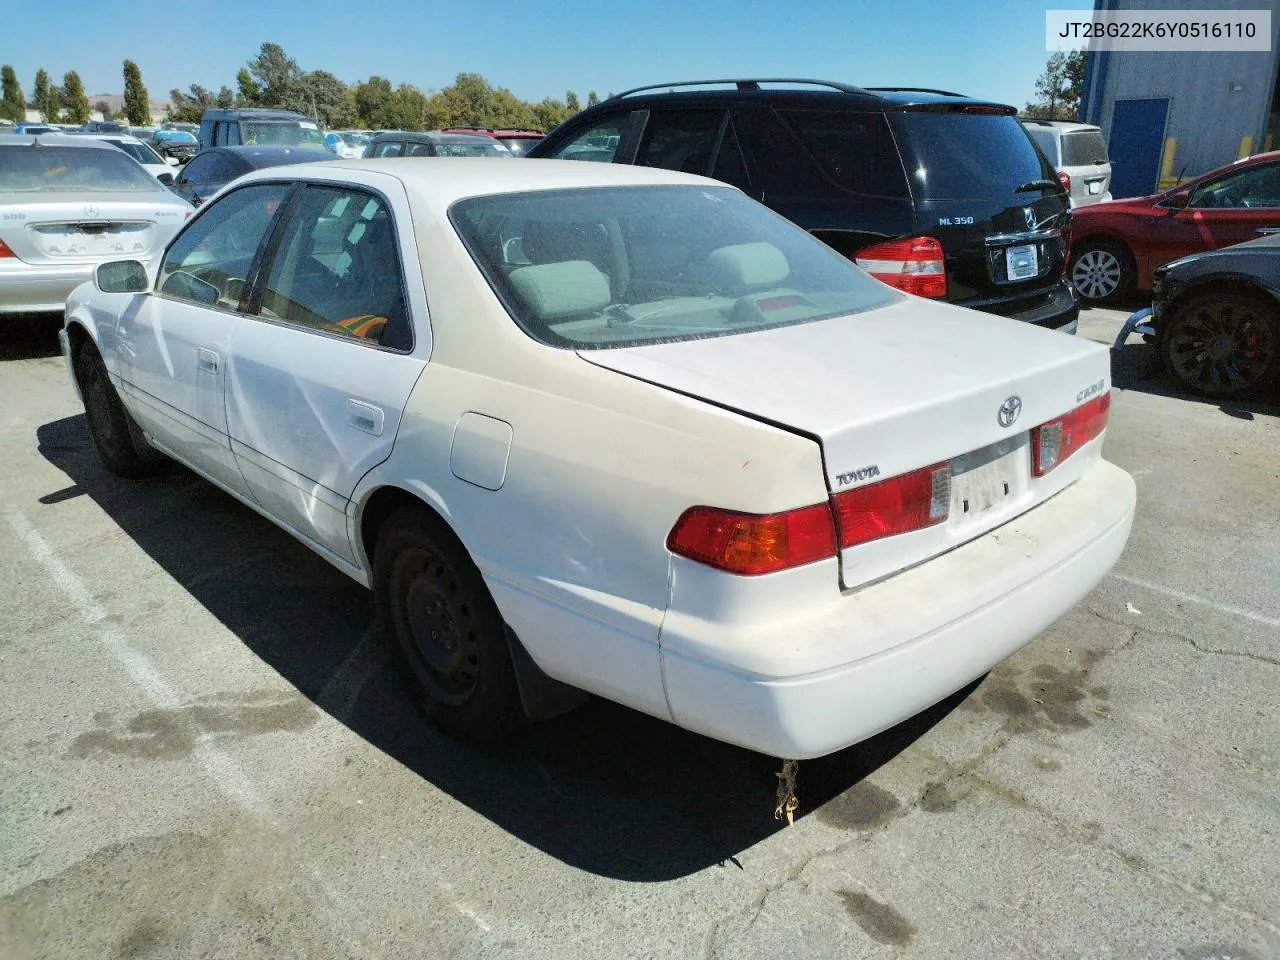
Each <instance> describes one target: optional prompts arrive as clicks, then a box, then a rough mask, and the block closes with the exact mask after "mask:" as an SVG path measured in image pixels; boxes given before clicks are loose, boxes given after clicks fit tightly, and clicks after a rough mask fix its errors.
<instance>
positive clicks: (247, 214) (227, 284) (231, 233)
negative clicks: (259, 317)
mask: <svg viewBox="0 0 1280 960" xmlns="http://www.w3.org/2000/svg"><path fill="white" fill-rule="evenodd" d="M288 192H289V185H288V184H284V183H264V184H258V185H255V186H251V187H244V188H243V189H240V190H236V191H234V192H233V193H229V194H227V195H226V196H225V197H223V198H222V199H220V200H219V201H218V202H217V203H214V204H212V205H211V206H210V207H209V208H208V209H207V210H206V211H205V212H204V213H203V214H202V215H201V216H200V218H199V219H198V220H196V221H195V222H194V223H192V224H191V226H189V227H188V228H187V229H186V230H184V231H183V232H182V233H181V234H180V235H179V236H178V239H177V240H175V241H174V242H173V245H172V246H171V247H169V249H168V251H166V253H165V255H164V262H163V263H161V264H160V275H159V277H158V278H157V282H156V290H157V291H158V292H160V293H162V294H164V295H165V296H168V297H176V298H177V299H179V300H191V301H194V302H195V303H202V304H204V305H206V306H210V307H214V306H217V307H222V308H224V309H227V310H237V309H239V308H240V301H241V298H242V297H243V296H244V287H245V281H246V280H247V279H248V277H249V268H250V267H251V266H252V265H253V258H254V256H255V255H256V254H257V252H258V247H259V246H260V245H261V244H262V238H263V237H264V236H265V235H266V233H267V228H268V227H269V226H270V225H271V219H272V217H274V216H275V212H276V209H277V208H278V207H279V206H280V203H281V202H282V201H283V200H284V198H285V196H286V195H287V194H288Z"/></svg>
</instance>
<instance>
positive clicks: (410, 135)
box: [373, 130, 493, 143]
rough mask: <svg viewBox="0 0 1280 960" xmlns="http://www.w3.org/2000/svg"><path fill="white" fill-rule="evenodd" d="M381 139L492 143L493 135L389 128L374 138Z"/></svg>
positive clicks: (420, 141)
mask: <svg viewBox="0 0 1280 960" xmlns="http://www.w3.org/2000/svg"><path fill="white" fill-rule="evenodd" d="M373 139H374V141H379V140H406V141H413V142H414V143H491V142H492V141H493V138H492V137H486V136H484V135H483V134H474V133H445V132H444V131H441V130H389V131H387V132H386V133H380V134H378V135H377V136H376V137H374V138H373Z"/></svg>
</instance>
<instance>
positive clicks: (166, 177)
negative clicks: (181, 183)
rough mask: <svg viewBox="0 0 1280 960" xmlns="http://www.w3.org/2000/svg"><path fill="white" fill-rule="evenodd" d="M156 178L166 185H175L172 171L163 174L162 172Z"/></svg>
mask: <svg viewBox="0 0 1280 960" xmlns="http://www.w3.org/2000/svg"><path fill="white" fill-rule="evenodd" d="M156 179H157V180H159V181H160V182H161V183H163V184H164V185H165V186H166V187H172V186H173V174H172V173H162V174H160V175H159V176H157V177H156Z"/></svg>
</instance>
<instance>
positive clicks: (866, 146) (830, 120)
mask: <svg viewBox="0 0 1280 960" xmlns="http://www.w3.org/2000/svg"><path fill="white" fill-rule="evenodd" d="M777 113H778V116H779V117H781V118H782V121H783V123H785V124H786V125H787V126H788V127H790V128H791V130H792V132H793V133H795V135H796V136H797V137H799V138H800V141H801V142H802V143H803V144H804V146H805V149H806V150H808V151H809V155H810V156H811V157H813V159H814V160H816V161H817V162H818V165H819V166H820V167H822V169H823V172H825V173H826V174H827V176H829V177H830V178H831V179H832V180H834V181H835V182H836V183H838V184H839V185H840V186H842V187H844V188H845V189H847V190H852V191H854V192H855V193H863V194H869V195H872V196H880V197H905V196H907V182H906V180H905V179H904V175H903V171H902V161H901V160H900V159H899V158H898V150H897V147H895V146H894V143H893V136H892V135H891V134H890V133H889V127H888V124H887V123H886V121H885V117H884V114H883V113H852V112H850V111H848V110H831V111H825V110H823V111H819V110H779V111H777Z"/></svg>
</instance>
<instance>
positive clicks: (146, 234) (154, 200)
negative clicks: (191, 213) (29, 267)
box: [0, 193, 188, 263]
mask: <svg viewBox="0 0 1280 960" xmlns="http://www.w3.org/2000/svg"><path fill="white" fill-rule="evenodd" d="M15 201H16V202H15ZM0 208H3V218H2V219H0V240H4V242H5V244H6V245H7V246H8V247H9V248H10V249H11V250H12V251H13V253H14V255H15V256H16V257H17V258H18V259H20V260H22V261H24V262H26V263H86V262H98V261H102V260H118V259H126V258H127V259H140V260H148V259H150V258H151V257H152V256H154V255H155V254H156V253H158V252H159V250H160V249H161V248H162V247H163V246H164V244H165V243H166V242H167V241H168V240H169V238H170V237H172V236H173V234H174V233H175V232H176V231H177V229H178V227H180V226H181V225H182V223H183V221H184V220H185V213H186V211H187V209H188V208H187V206H186V204H184V203H182V202H181V201H180V200H178V199H177V198H176V197H171V196H165V195H164V194H156V195H152V196H150V197H147V196H144V197H131V198H129V199H121V198H120V194H118V193H117V194H110V195H105V194H104V195H98V196H95V195H92V194H77V195H75V196H74V199H67V197H66V195H63V197H60V198H59V199H57V200H48V199H34V198H33V197H32V196H31V195H30V194H8V195H3V196H0Z"/></svg>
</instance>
